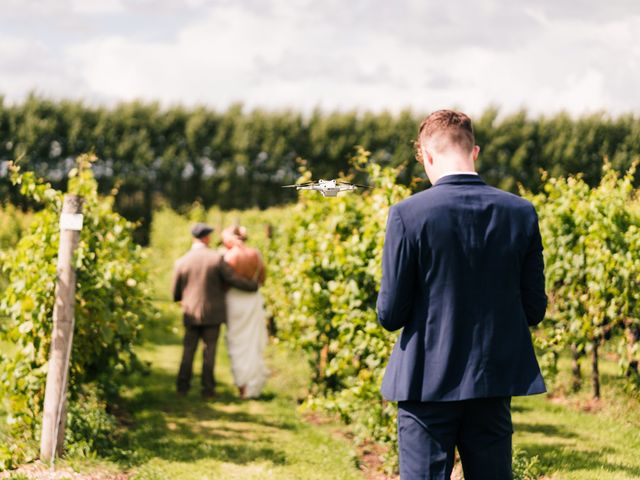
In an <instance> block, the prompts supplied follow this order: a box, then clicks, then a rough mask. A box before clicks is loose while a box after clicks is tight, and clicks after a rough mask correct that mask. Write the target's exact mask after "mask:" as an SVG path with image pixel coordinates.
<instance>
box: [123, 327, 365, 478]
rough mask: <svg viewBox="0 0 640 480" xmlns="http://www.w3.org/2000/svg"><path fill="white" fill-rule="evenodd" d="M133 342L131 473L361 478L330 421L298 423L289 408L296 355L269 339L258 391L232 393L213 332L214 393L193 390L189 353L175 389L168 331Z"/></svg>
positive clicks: (299, 367)
mask: <svg viewBox="0 0 640 480" xmlns="http://www.w3.org/2000/svg"><path fill="white" fill-rule="evenodd" d="M166 340H167V341H165V342H163V343H164V344H159V343H149V344H147V345H145V347H144V348H143V349H142V350H141V352H140V355H141V357H142V359H143V360H146V361H149V362H151V365H152V368H151V373H150V375H147V376H137V377H136V378H135V379H134V380H133V381H132V382H131V384H132V387H131V388H129V389H128V390H127V391H126V395H125V399H126V404H127V408H128V409H129V410H130V411H131V412H134V413H133V414H134V418H133V422H134V424H133V428H132V430H131V432H130V435H131V442H132V444H131V447H132V448H133V450H134V452H135V457H134V458H130V459H129V461H130V462H131V463H132V464H133V468H132V474H133V475H132V478H134V479H140V480H147V479H169V478H170V479H175V480H180V479H217V478H220V479H236V478H237V479H264V478H270V479H271V478H272V479H307V478H308V479H337V478H340V479H362V478H363V476H362V474H361V472H360V471H359V470H358V469H357V467H356V462H355V457H354V451H353V447H352V445H350V444H349V443H348V442H347V441H346V440H345V439H342V438H340V437H339V436H337V435H335V433H334V431H333V430H334V429H335V427H332V426H330V425H327V426H316V425H311V424H308V423H306V422H305V421H304V420H303V419H302V418H301V415H300V413H298V412H297V408H296V407H297V397H298V396H299V395H301V394H302V393H303V392H304V386H305V385H306V378H305V377H306V370H305V368H304V367H305V366H304V362H301V361H300V359H299V358H296V357H292V356H291V355H290V354H289V353H288V352H287V351H286V350H284V348H283V347H282V346H271V348H270V349H269V365H270V368H271V370H272V376H271V378H270V380H269V384H268V386H267V388H266V390H265V393H264V395H263V397H262V398H261V399H258V400H249V401H242V400H239V399H238V397H237V395H236V392H235V389H234V388H232V381H231V377H230V373H229V365H228V360H227V356H226V351H225V350H224V345H223V343H224V342H223V341H222V338H221V341H220V347H222V348H220V349H219V353H218V357H217V364H216V373H217V375H216V376H217V379H218V383H219V385H218V397H217V398H216V399H214V400H208V401H205V400H202V399H201V398H200V395H199V388H195V387H199V372H200V362H199V361H196V364H195V369H194V372H195V374H196V376H194V379H193V382H192V390H191V393H190V394H189V395H188V396H187V397H185V398H182V397H178V396H176V394H175V387H174V385H175V374H176V371H177V366H178V363H179V359H180V354H181V347H180V345H179V343H177V342H178V341H179V339H178V338H177V337H176V336H175V334H174V335H173V336H172V337H171V338H168V339H166Z"/></svg>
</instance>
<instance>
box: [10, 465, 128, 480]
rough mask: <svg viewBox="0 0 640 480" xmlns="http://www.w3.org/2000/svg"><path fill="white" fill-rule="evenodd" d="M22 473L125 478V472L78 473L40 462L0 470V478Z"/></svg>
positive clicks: (39, 477) (71, 479)
mask: <svg viewBox="0 0 640 480" xmlns="http://www.w3.org/2000/svg"><path fill="white" fill-rule="evenodd" d="M17 475H24V476H25V477H27V478H29V479H30V480H127V479H128V478H129V475H128V474H126V473H114V472H106V471H99V470H96V471H92V472H84V473H79V472H75V471H74V470H73V469H71V468H69V467H56V469H55V471H51V468H50V467H49V466H47V465H45V464H43V463H41V462H35V463H30V464H28V465H22V466H21V467H19V468H17V469H16V470H11V471H9V472H0V479H3V478H4V479H7V478H10V477H11V476H17Z"/></svg>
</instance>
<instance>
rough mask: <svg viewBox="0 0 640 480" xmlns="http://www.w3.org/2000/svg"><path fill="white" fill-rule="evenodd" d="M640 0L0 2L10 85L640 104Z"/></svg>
mask: <svg viewBox="0 0 640 480" xmlns="http://www.w3.org/2000/svg"><path fill="white" fill-rule="evenodd" d="M639 83H640V1H639V0H608V1H603V0H517V1H515V0H458V1H455V0H452V1H450V2H446V1H442V0H440V1H435V0H387V1H381V0H366V1H365V0H182V1H178V0H0V95H4V97H5V102H19V101H21V100H22V99H24V98H25V96H26V95H27V94H28V93H29V92H36V93H38V94H40V95H43V96H46V97H49V98H56V99H57V98H70V99H81V100H83V101H85V102H87V103H90V104H105V105H113V104H115V103H117V102H119V101H128V100H133V99H142V100H147V101H159V102H161V104H163V105H166V106H169V105H174V104H184V105H188V106H191V105H196V104H205V105H207V106H210V107H213V108H217V109H224V108H226V107H227V106H229V105H230V104H232V103H235V102H241V103H243V104H244V105H246V106H247V107H249V108H254V107H262V108H268V109H284V108H292V109H298V110H302V111H311V110H312V109H314V108H318V107H319V108H322V109H326V110H332V109H340V110H347V109H359V110H373V111H380V110H390V111H398V110H400V109H403V108H411V109H413V110H415V111H432V110H436V109H438V108H459V109H462V110H465V111H467V112H468V113H480V112H482V110H483V109H485V108H486V107H488V106H495V107H498V108H500V109H501V111H503V112H511V111H515V110H518V109H520V108H527V109H528V110H529V111H530V112H532V113H533V114H553V113H556V112H558V111H561V110H565V111H568V112H570V113H572V114H576V115H580V114H584V113H589V112H595V111H605V112H607V113H609V114H611V115H617V114H621V113H627V112H633V113H635V112H638V111H639V110H640V88H638V84H639Z"/></svg>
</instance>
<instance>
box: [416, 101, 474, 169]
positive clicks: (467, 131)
mask: <svg viewBox="0 0 640 480" xmlns="http://www.w3.org/2000/svg"><path fill="white" fill-rule="evenodd" d="M431 140H433V141H435V142H436V147H435V148H436V149H437V150H440V151H442V150H444V149H447V148H451V147H454V148H458V149H460V150H462V151H463V152H464V153H470V152H471V151H472V150H473V147H474V146H475V144H476V141H475V136H474V134H473V125H472V123H471V119H470V118H469V116H468V115H465V114H464V113H462V112H456V111H454V110H438V111H436V112H433V113H432V114H431V115H429V116H428V117H427V118H425V119H424V120H423V121H422V123H421V124H420V128H419V130H418V139H417V140H416V141H415V147H416V159H417V160H418V161H419V162H420V163H422V153H421V151H420V145H421V144H422V143H423V142H424V143H428V142H429V141H431Z"/></svg>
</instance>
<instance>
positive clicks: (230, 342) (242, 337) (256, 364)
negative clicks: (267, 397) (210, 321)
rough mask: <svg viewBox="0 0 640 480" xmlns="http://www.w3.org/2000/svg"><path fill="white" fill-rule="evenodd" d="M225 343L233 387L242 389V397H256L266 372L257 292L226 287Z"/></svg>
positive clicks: (262, 318)
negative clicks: (243, 389)
mask: <svg viewBox="0 0 640 480" xmlns="http://www.w3.org/2000/svg"><path fill="white" fill-rule="evenodd" d="M226 341H227V350H228V352H229V358H230V359H231V371H232V373H233V379H234V382H235V384H236V386H238V387H242V386H244V387H245V394H244V396H245V397H246V398H256V397H258V396H260V392H261V391H262V387H263V386H264V384H265V382H266V381H267V376H268V375H269V371H268V370H267V367H266V365H265V363H264V349H265V347H266V346H267V341H268V339H267V326H266V315H265V311H264V300H263V298H262V294H261V293H260V292H259V291H258V292H245V291H242V290H239V289H237V288H230V289H229V291H228V292H227V334H226Z"/></svg>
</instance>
